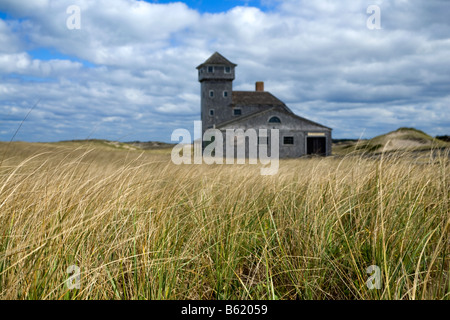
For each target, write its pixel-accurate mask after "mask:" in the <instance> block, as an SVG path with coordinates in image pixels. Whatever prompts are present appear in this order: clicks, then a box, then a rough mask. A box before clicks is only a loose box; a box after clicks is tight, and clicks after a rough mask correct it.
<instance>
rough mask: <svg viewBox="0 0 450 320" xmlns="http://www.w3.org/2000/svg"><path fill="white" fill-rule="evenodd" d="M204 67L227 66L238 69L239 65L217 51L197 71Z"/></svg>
mask: <svg viewBox="0 0 450 320" xmlns="http://www.w3.org/2000/svg"><path fill="white" fill-rule="evenodd" d="M204 65H226V66H233V67H236V66H237V64H235V63H233V62H231V61H230V60H228V59H227V58H225V57H224V56H222V55H221V54H220V53H218V52H217V51H216V52H214V53H213V55H212V56H211V57H209V58H208V59H207V60H206V61H205V62H203V63H202V64H201V65H199V66H198V67H197V69H200V68H201V67H203V66H204Z"/></svg>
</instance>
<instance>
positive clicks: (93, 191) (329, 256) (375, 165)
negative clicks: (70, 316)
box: [0, 132, 450, 300]
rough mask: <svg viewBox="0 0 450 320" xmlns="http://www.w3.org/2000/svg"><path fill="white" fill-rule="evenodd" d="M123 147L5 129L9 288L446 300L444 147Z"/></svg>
mask: <svg viewBox="0 0 450 320" xmlns="http://www.w3.org/2000/svg"><path fill="white" fill-rule="evenodd" d="M400 133H401V134H398V135H397V137H399V136H400V137H404V136H403V134H404V132H400ZM414 134H415V133H414ZM386 136H387V135H386ZM394 136H395V135H394ZM419 136H423V135H419V134H418V135H417V137H419ZM414 137H416V136H414ZM377 138H378V137H377ZM402 139H403V138H402ZM400 140H401V139H400ZM409 140H411V139H410V138H409ZM412 140H413V139H412ZM373 141H374V143H380V144H382V143H387V142H386V141H385V140H383V138H382V136H380V137H379V140H377V139H373ZM366 142H371V141H366ZM126 147H127V145H125V144H121V143H118V144H116V143H113V142H109V141H103V140H100V141H98V140H93V141H71V142H68V141H65V142H59V143H26V142H12V143H8V142H0V299H30V300H31V299H32V300H41V299H96V300H97V299H105V300H111V299H117V300H121V299H136V300H137V299H149V300H156V299H172V300H190V299H204V300H213V299H221V300H237V299H243V300H246V299H250V300H266V299H281V300H294V299H305V300H311V299H319V300H342V299H345V300H355V299H360V300H369V299H399V300H405V299H411V300H415V299H429V300H440V299H448V298H449V297H450V287H449V285H450V283H449V281H448V279H449V271H450V257H449V250H448V248H449V245H448V244H449V242H450V238H449V235H450V232H449V228H450V217H449V215H448V212H449V199H450V193H449V189H448V185H449V174H448V168H449V163H450V158H449V157H448V156H444V157H440V158H437V159H436V161H428V162H426V163H425V162H424V163H418V162H417V161H411V159H410V158H408V157H401V156H398V157H396V156H395V154H393V155H394V156H393V157H387V158H386V159H383V162H382V163H381V162H380V160H379V159H377V157H357V156H356V157H345V158H343V159H341V158H335V157H328V158H322V157H321V158H303V159H289V160H284V159H283V160H281V161H280V168H279V172H278V174H277V175H275V176H261V175H260V165H250V164H246V165H206V164H201V165H175V164H173V163H172V162H171V160H170V151H169V150H170V149H159V150H142V149H137V150H130V149H127V148H126ZM134 147H135V146H134ZM381 164H382V165H381ZM72 265H75V266H77V267H79V268H80V283H79V284H80V288H79V289H73V290H69V289H68V286H67V280H68V279H69V274H68V272H67V269H68V266H72ZM372 265H376V266H379V267H380V269H381V271H382V288H381V290H370V289H369V288H368V286H367V281H368V278H369V274H367V272H366V270H367V268H368V267H369V266H372Z"/></svg>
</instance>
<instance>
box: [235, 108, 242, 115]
mask: <svg viewBox="0 0 450 320" xmlns="http://www.w3.org/2000/svg"><path fill="white" fill-rule="evenodd" d="M233 114H234V115H235V116H240V115H242V110H241V109H233Z"/></svg>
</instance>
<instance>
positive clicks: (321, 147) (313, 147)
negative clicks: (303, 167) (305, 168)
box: [306, 137, 326, 156]
mask: <svg viewBox="0 0 450 320" xmlns="http://www.w3.org/2000/svg"><path fill="white" fill-rule="evenodd" d="M306 141H307V144H306V153H307V154H315V155H320V156H324V155H325V154H326V143H325V141H326V140H325V137H308V138H307V140H306Z"/></svg>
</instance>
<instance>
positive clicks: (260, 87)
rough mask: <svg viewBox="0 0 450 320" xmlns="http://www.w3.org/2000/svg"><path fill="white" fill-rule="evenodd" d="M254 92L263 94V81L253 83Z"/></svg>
mask: <svg viewBox="0 0 450 320" xmlns="http://www.w3.org/2000/svg"><path fill="white" fill-rule="evenodd" d="M255 87H256V91H258V92H263V91H264V82H263V81H257V82H256V83H255Z"/></svg>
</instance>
